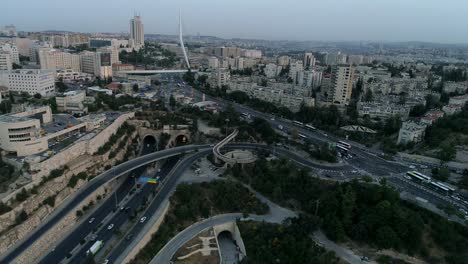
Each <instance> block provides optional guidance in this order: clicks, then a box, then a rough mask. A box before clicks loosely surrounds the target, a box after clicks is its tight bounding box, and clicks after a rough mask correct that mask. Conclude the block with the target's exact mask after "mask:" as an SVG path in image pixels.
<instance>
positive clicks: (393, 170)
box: [0, 91, 446, 263]
mask: <svg viewBox="0 0 468 264" xmlns="http://www.w3.org/2000/svg"><path fill="white" fill-rule="evenodd" d="M196 94H198V96H201V94H200V93H199V92H198V91H197V92H196ZM207 99H208V100H213V101H217V102H218V103H219V104H220V106H222V107H225V106H226V105H227V104H228V103H229V104H232V103H230V102H225V101H223V100H221V99H217V98H211V97H208V96H207ZM232 105H233V106H234V108H235V109H236V110H237V111H239V112H245V113H248V114H250V115H251V116H255V117H261V118H263V119H265V120H267V121H268V122H269V123H270V124H271V125H272V126H273V127H278V126H279V125H281V126H282V127H283V128H284V129H286V130H290V129H292V128H295V129H297V130H298V131H299V132H300V133H301V134H304V135H306V136H307V138H308V139H309V140H311V141H313V142H319V143H326V142H333V141H335V142H336V141H337V140H339V139H337V138H334V137H333V136H330V135H327V134H326V133H324V132H321V131H318V130H314V131H312V130H308V129H306V128H304V127H302V126H296V125H294V124H293V123H292V121H290V120H286V119H282V118H278V117H274V116H272V115H269V114H265V113H261V112H257V111H254V110H252V109H250V108H248V107H245V106H242V105H238V104H232ZM226 147H227V148H236V149H252V148H262V149H266V150H270V151H271V152H273V153H275V154H277V155H281V156H285V157H288V158H289V159H291V160H293V161H295V162H297V163H298V164H301V165H303V166H307V167H310V168H313V169H317V170H334V171H342V172H350V171H352V170H354V169H359V170H363V171H367V172H368V173H371V174H374V175H379V176H383V175H387V176H388V175H392V174H398V173H402V172H404V171H407V170H409V168H408V167H406V166H405V165H403V164H400V163H396V162H391V161H387V160H385V159H383V158H381V157H380V156H379V153H375V152H374V151H371V150H368V149H366V148H364V147H361V146H358V145H354V144H353V148H352V150H351V151H352V153H353V154H355V157H354V158H353V160H352V164H349V165H342V166H327V165H322V164H318V163H315V162H312V161H311V160H309V159H307V158H304V157H302V156H299V155H298V154H296V153H293V152H291V151H289V150H286V149H283V148H280V147H272V146H266V145H260V144H242V143H238V144H229V145H227V146H226ZM211 149H212V146H209V145H188V146H183V147H177V148H172V149H167V150H163V151H158V152H155V153H151V154H148V155H144V156H141V157H138V158H135V159H133V160H131V161H127V162H125V163H122V164H120V165H118V166H115V167H114V168H113V169H111V170H109V171H106V172H104V173H102V174H101V175H99V176H98V177H96V178H95V179H93V180H92V181H91V182H89V183H88V184H87V185H86V186H84V187H83V188H82V189H80V190H79V191H78V192H77V193H76V194H75V195H73V197H70V198H68V199H67V201H66V202H65V203H63V204H62V205H61V206H60V207H59V208H57V209H56V211H55V212H54V213H53V214H52V215H51V216H49V217H48V219H47V220H46V221H44V223H43V224H42V225H41V226H39V227H38V228H37V229H36V230H35V231H34V232H33V233H32V234H31V235H30V236H28V237H27V238H26V239H24V240H23V241H20V242H19V243H18V244H17V245H16V246H15V247H13V248H12V249H10V250H9V251H8V252H7V253H6V254H5V255H4V256H3V258H2V259H1V261H0V262H1V263H11V262H12V261H13V260H14V259H15V258H16V257H17V256H18V255H19V254H21V253H22V252H23V251H24V250H26V249H27V248H28V247H29V246H31V245H32V244H33V243H34V242H35V241H36V240H37V239H40V237H41V236H42V235H43V234H45V233H46V232H47V231H48V230H50V229H51V228H52V227H53V226H54V225H55V223H57V222H58V221H60V220H61V219H62V218H63V217H64V216H66V215H67V214H68V213H70V212H72V211H73V210H75V207H76V206H77V205H78V204H79V203H80V202H81V201H82V200H83V199H85V198H86V197H87V196H89V195H90V194H91V193H93V192H94V191H95V190H97V189H98V188H99V187H100V186H102V185H103V184H105V183H106V182H108V181H110V180H112V179H113V178H115V177H119V176H121V175H124V174H125V173H127V172H129V171H132V170H134V169H136V168H138V167H141V166H144V165H146V164H149V163H151V162H154V161H157V160H162V159H167V158H170V157H173V156H178V155H181V154H185V153H189V152H193V151H199V153H197V154H196V155H195V156H200V157H201V156H203V155H207V154H208V153H209V152H210V151H211ZM186 166H189V164H188V163H187V164H185V163H184V164H183V166H182V167H186ZM180 174H181V172H177V173H174V176H173V177H168V179H166V180H167V181H168V183H169V181H170V182H171V183H172V184H168V186H167V188H163V189H161V191H160V192H159V194H158V195H157V196H156V197H157V199H162V198H164V197H165V196H166V195H168V194H169V192H170V190H171V188H173V187H174V185H175V184H176V180H177V178H178V177H179V176H180ZM164 176H165V175H164ZM394 183H395V184H396V185H398V186H400V187H401V189H402V190H404V191H409V192H412V193H416V194H417V193H419V192H421V190H419V189H418V188H415V189H416V190H412V189H411V188H408V187H407V186H406V185H407V184H402V183H399V181H395V182H394ZM128 185H130V184H128ZM128 185H126V184H124V185H123V186H127V187H126V188H128ZM413 187H414V186H413ZM143 189H145V188H144V187H143ZM128 191H129V190H124V191H123V192H121V195H123V196H126V195H127V193H128ZM118 193H120V192H118ZM426 194H427V193H426ZM429 195H430V193H429ZM117 197H118V201H121V200H122V199H123V197H119V195H117ZM158 197H159V198H158ZM157 199H155V201H156V200H157ZM109 200H110V199H109ZM434 201H436V202H444V201H445V200H442V201H439V200H437V199H434ZM140 202H141V201H140ZM445 202H446V201H445ZM108 203H109V204H106V206H105V207H106V208H107V207H108V208H111V207H114V206H115V205H114V204H113V202H108ZM128 203H129V204H128V205H129V206H127V205H125V206H126V207H131V206H135V205H136V204H137V203H138V199H134V198H131V199H130V201H129V202H128ZM158 207H159V203H158V202H154V201H153V203H151V205H150V208H153V209H152V211H151V212H154V210H156V209H157V208H158ZM149 213H150V212H149ZM125 214H126V213H125V212H119V213H116V215H115V216H111V217H108V216H109V213H108V212H105V211H103V212H96V215H94V216H93V217H94V218H95V220H94V221H96V223H100V221H103V220H104V219H108V218H110V219H111V220H109V221H107V222H106V223H105V225H103V227H102V228H101V229H99V230H98V236H102V237H103V238H105V239H106V240H108V239H111V238H112V237H113V235H114V234H113V232H107V231H112V229H111V230H107V226H108V225H107V224H110V222H115V223H117V224H119V226H120V225H123V224H125V223H126V222H127V220H128V219H127V218H128V215H127V216H126V215H125ZM106 217H107V218H106ZM86 223H87V222H85V225H84V226H86V227H82V228H83V229H81V230H79V231H77V232H76V233H74V232H73V233H72V235H70V236H69V237H71V238H70V239H72V240H73V242H74V243H70V244H71V245H68V246H67V245H65V244H66V243H60V244H59V245H58V246H57V247H56V249H55V250H54V251H53V252H55V251H57V252H58V251H59V249H60V251H61V252H62V253H63V252H65V253H66V254H68V252H70V251H71V250H73V248H75V246H76V241H78V240H77V239H80V240H81V239H83V238H85V237H86V235H87V234H89V233H90V231H91V230H90V229H94V227H93V226H90V225H86ZM115 223H114V227H113V228H116V227H115V226H116V224H115ZM137 226H138V225H137ZM133 228H135V227H133ZM137 229H138V228H137ZM137 229H135V230H134V231H132V232H138V230H137ZM98 239H99V240H100V238H98ZM129 241H130V240H129ZM90 243H91V242H87V243H86V244H85V245H84V246H82V247H81V248H79V249H78V250H77V252H74V253H75V254H73V256H72V258H71V259H70V262H72V263H79V262H78V260H79V259H80V256H81V259H82V257H83V252H86V250H87V249H88V248H89V247H90V245H91V244H90ZM62 244H63V245H62ZM126 246H127V245H126V242H120V244H118V247H117V248H120V247H123V248H125V247H126ZM70 248H71V250H70ZM62 250H63V251H62ZM53 252H50V253H49V254H47V255H46V256H45V258H44V259H43V261H45V260H49V259H48V258H51V259H50V260H51V261H52V262H48V261H46V262H42V263H55V261H56V260H58V258H60V256H58V254H55V253H53ZM118 254H119V251H115V250H113V251H112V252H111V253H110V255H109V258H111V259H116V258H117V257H118ZM75 259H76V260H77V261H75Z"/></svg>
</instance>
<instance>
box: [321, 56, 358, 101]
mask: <svg viewBox="0 0 468 264" xmlns="http://www.w3.org/2000/svg"><path fill="white" fill-rule="evenodd" d="M353 79H354V68H353V67H352V66H351V65H349V66H334V67H333V68H332V77H331V84H330V88H329V90H328V97H327V102H328V103H332V104H334V105H338V106H345V105H347V104H348V103H349V100H350V99H351V92H352V90H353Z"/></svg>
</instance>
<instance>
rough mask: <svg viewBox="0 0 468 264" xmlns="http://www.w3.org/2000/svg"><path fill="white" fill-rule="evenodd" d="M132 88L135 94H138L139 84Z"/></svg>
mask: <svg viewBox="0 0 468 264" xmlns="http://www.w3.org/2000/svg"><path fill="white" fill-rule="evenodd" d="M132 88H133V91H134V92H135V93H136V92H138V84H136V83H135V84H134V85H133V87H132Z"/></svg>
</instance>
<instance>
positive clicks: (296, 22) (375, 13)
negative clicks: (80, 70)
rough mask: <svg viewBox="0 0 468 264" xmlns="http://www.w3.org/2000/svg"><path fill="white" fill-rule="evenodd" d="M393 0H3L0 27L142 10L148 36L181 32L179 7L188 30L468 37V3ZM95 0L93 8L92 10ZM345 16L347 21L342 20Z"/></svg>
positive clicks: (94, 23) (111, 27)
mask: <svg viewBox="0 0 468 264" xmlns="http://www.w3.org/2000/svg"><path fill="white" fill-rule="evenodd" d="M396 2H397V3H396ZM396 2H395V1H391V2H390V1H387V2H384V3H374V2H372V1H369V0H357V1H353V3H343V2H340V1H332V2H330V3H328V2H327V3H322V2H318V1H303V0H299V1H296V3H295V5H291V4H290V3H284V2H281V1H277V0H273V1H268V2H267V1H263V0H261V1H257V2H255V3H250V2H248V1H245V0H241V1H236V2H232V3H223V5H219V4H216V3H215V2H213V1H210V0H202V1H197V2H196V3H193V2H188V1H182V0H180V1H173V2H171V3H154V2H151V1H147V0H140V1H134V2H131V3H128V2H123V1H116V2H113V3H112V5H110V3H109V2H103V3H102V2H99V3H95V2H92V1H90V0H84V1H82V4H81V5H80V6H77V7H74V8H73V14H74V16H75V17H76V18H77V19H73V20H72V19H70V13H69V12H70V10H69V9H62V6H61V5H60V6H59V5H56V4H55V2H54V1H52V0H45V1H41V2H40V3H36V2H33V3H29V7H30V8H29V9H27V10H24V7H23V6H22V5H21V4H19V3H15V2H8V3H5V4H4V10H5V11H6V12H5V14H3V15H2V17H0V25H6V24H14V25H16V27H17V29H18V30H19V31H44V30H63V31H74V32H91V33H93V32H128V19H129V18H130V17H132V16H133V14H135V13H138V14H140V15H141V17H142V19H143V20H144V22H145V32H146V33H147V34H152V33H154V34H170V35H177V33H178V19H177V17H178V11H179V8H182V13H183V18H184V23H183V27H184V32H186V33H187V35H196V34H197V33H200V34H201V35H211V36H219V37H222V38H245V39H266V40H298V41H307V40H317V41H360V40H364V41H365V40H368V41H382V42H399V41H425V42H437V43H468V37H467V36H464V35H463V34H459V32H463V25H466V24H467V22H468V21H467V18H466V17H464V14H463V10H466V8H463V6H466V7H467V8H468V3H466V2H463V1H461V0H451V1H450V2H451V4H447V3H445V2H444V3H441V2H439V1H433V0H430V1H414V2H413V3H411V5H408V4H407V3H406V2H404V1H402V0H398V1H396ZM90 5H93V6H95V8H92V9H89V8H87V7H88V6H90ZM96 5H97V6H96ZM101 5H103V6H101ZM423 5H424V6H423ZM452 6H458V7H459V8H457V9H453V8H451V7H452ZM101 7H102V8H101ZM296 7H300V8H296ZM63 8H64V7H63ZM103 10H108V12H103ZM192 10H195V11H192ZM350 10H353V12H350ZM18 14H20V15H18ZM44 14H47V15H46V16H44ZM80 17H86V18H87V19H86V20H82V19H79V18H80ZM343 19H345V21H346V23H345V24H343V22H339V21H343ZM252 25H255V26H252ZM343 25H346V26H345V27H344V26H343Z"/></svg>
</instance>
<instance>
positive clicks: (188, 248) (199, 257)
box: [172, 228, 220, 264]
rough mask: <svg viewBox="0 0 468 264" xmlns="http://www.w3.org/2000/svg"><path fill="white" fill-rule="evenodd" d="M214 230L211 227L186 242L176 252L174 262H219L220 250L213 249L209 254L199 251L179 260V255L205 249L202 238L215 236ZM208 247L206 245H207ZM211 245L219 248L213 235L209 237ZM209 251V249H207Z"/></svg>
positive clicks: (205, 263)
mask: <svg viewBox="0 0 468 264" xmlns="http://www.w3.org/2000/svg"><path fill="white" fill-rule="evenodd" d="M213 236H214V232H213V229H211V228H210V229H209V230H206V231H203V232H201V233H200V234H198V235H196V236H195V237H194V238H192V239H191V240H190V241H189V242H187V243H185V245H183V246H182V247H181V248H179V250H178V251H177V252H176V253H175V254H174V257H173V258H172V261H173V262H174V264H193V263H197V264H198V263H200V264H218V263H219V262H220V259H219V253H218V250H217V249H216V250H211V251H209V255H206V254H205V255H204V254H202V253H201V252H197V253H195V254H193V255H191V256H189V257H187V258H185V259H182V260H179V259H178V258H179V257H183V256H186V255H188V254H190V253H192V252H195V251H197V250H200V249H203V247H204V246H203V242H202V239H201V238H207V237H213ZM205 247H206V246H205ZM209 247H210V248H217V245H216V240H215V238H214V237H213V238H212V239H209ZM206 252H208V251H206Z"/></svg>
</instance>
